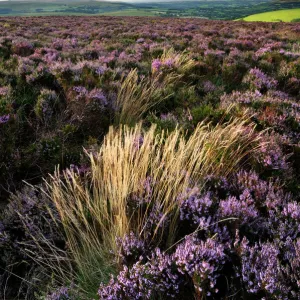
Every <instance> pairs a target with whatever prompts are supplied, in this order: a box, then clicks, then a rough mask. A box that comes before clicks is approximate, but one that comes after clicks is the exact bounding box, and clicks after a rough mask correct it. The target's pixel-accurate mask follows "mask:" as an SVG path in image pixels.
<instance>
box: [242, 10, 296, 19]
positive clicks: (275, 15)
mask: <svg viewBox="0 0 300 300" xmlns="http://www.w3.org/2000/svg"><path fill="white" fill-rule="evenodd" d="M243 20H244V21H248V22H252V21H253V22H256V21H261V22H293V21H294V22H295V21H300V8H295V9H285V10H277V11H270V12H265V13H261V14H255V15H251V16H249V17H246V18H243Z"/></svg>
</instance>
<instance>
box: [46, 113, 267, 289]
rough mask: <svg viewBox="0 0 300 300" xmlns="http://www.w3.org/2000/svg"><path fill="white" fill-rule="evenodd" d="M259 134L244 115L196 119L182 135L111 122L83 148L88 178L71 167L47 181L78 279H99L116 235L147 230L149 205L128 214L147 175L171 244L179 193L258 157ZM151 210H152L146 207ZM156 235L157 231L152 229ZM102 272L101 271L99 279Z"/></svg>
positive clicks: (138, 125) (107, 265) (176, 217)
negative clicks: (88, 149)
mask: <svg viewBox="0 0 300 300" xmlns="http://www.w3.org/2000/svg"><path fill="white" fill-rule="evenodd" d="M260 139H261V137H260V135H257V134H255V133H254V126H253V125H252V124H249V120H248V119H246V118H239V119H235V120H231V121H230V122H228V123H227V124H225V125H224V124H223V125H217V126H215V127H211V126H210V125H204V124H199V125H198V126H197V128H196V129H195V131H194V132H193V134H192V135H191V136H189V137H187V136H186V135H185V134H184V132H182V130H181V129H180V128H177V129H176V130H175V131H173V132H171V133H167V132H161V133H157V131H156V127H155V125H152V126H151V127H150V129H149V130H146V131H145V130H143V129H142V125H141V123H139V124H137V125H136V126H135V127H133V128H130V127H129V126H127V125H123V126H121V127H119V128H115V127H111V128H110V130H109V132H108V134H107V136H106V137H105V139H104V142H103V145H102V146H101V148H100V150H99V152H98V153H96V154H95V153H93V154H88V155H89V158H90V162H91V173H90V177H89V180H84V179H82V178H81V177H80V176H78V174H77V173H76V172H75V171H73V170H67V171H65V172H64V173H63V177H62V176H61V174H59V172H56V174H55V175H54V176H53V178H52V181H51V182H49V183H48V193H49V196H50V197H51V198H52V200H53V201H54V203H55V205H56V208H57V209H58V212H59V215H60V218H61V220H62V224H63V227H64V231H65V234H66V237H67V241H68V246H69V249H68V251H69V255H70V257H71V258H72V260H73V262H74V263H75V266H76V269H77V273H79V274H80V277H81V278H82V281H83V282H85V283H86V282H90V284H92V283H93V282H95V283H97V284H98V283H99V281H100V280H101V278H102V277H103V276H102V275H103V274H99V272H101V270H103V269H105V268H104V267H103V265H106V269H110V268H111V260H110V259H109V258H108V257H109V253H110V251H111V250H112V251H113V252H115V253H117V252H118V249H117V245H116V237H124V235H126V234H128V233H129V232H130V231H133V232H135V233H136V234H138V235H143V234H144V230H145V229H144V228H145V224H146V222H147V219H148V218H149V213H147V211H148V210H146V212H145V211H143V212H136V213H135V214H134V215H133V214H131V215H130V214H129V213H128V209H127V207H128V200H129V199H130V197H131V196H132V195H133V194H135V195H142V194H143V188H142V186H143V185H142V183H143V182H144V181H145V180H146V179H147V178H151V182H152V187H151V188H152V190H153V191H152V196H151V200H150V201H149V206H150V205H154V204H155V206H156V207H158V208H159V210H160V211H161V215H162V217H161V220H160V221H159V222H158V224H157V228H156V229H158V228H159V225H160V224H161V223H162V222H163V220H164V219H165V218H167V217H168V218H169V219H170V220H171V222H170V226H169V228H168V229H167V230H168V232H167V236H168V241H167V243H168V245H172V243H174V237H175V235H176V224H177V220H178V212H179V204H180V203H179V200H178V199H179V197H178V195H180V194H182V193H184V192H185V191H186V189H187V188H188V187H191V186H195V185H198V186H199V185H200V187H201V184H203V183H204V178H205V177H206V176H207V175H221V176H227V175H229V174H231V173H232V172H234V171H235V170H236V169H237V167H238V166H239V165H240V164H241V163H242V162H243V161H244V160H245V159H246V158H248V157H250V156H253V155H255V153H256V151H257V150H258V147H259V146H258V145H259V144H260V143H259V142H260ZM149 211H150V209H149ZM156 233H157V231H155V233H154V235H155V234H156ZM101 276H102V277H101Z"/></svg>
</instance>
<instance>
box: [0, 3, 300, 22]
mask: <svg viewBox="0 0 300 300" xmlns="http://www.w3.org/2000/svg"><path fill="white" fill-rule="evenodd" d="M126 1H127V2H126ZM293 8H299V9H300V2H299V1H297V2H296V1H295V0H294V1H290V0H289V1H279V0H243V1H241V0H197V1H196V0H182V1H179V0H175V1H174V0H171V1H168V0H163V1H158V0H123V1H122V2H121V1H119V0H111V1H105V0H99V1H93V0H33V1H28V0H27V1H25V0H18V1H17V0H10V1H1V0H0V16H1V15H2V16H53V15H54V16H60V15H106V16H160V17H184V18H187V17H193V18H202V19H211V20H236V19H242V18H246V17H247V16H250V15H254V14H259V13H264V12H269V11H277V10H282V9H293Z"/></svg>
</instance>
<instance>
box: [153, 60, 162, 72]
mask: <svg viewBox="0 0 300 300" xmlns="http://www.w3.org/2000/svg"><path fill="white" fill-rule="evenodd" d="M161 66H162V62H161V61H160V60H159V59H154V60H153V61H152V70H153V71H154V72H158V71H160V68H161Z"/></svg>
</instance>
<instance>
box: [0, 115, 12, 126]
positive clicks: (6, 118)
mask: <svg viewBox="0 0 300 300" xmlns="http://www.w3.org/2000/svg"><path fill="white" fill-rule="evenodd" d="M9 119H10V115H4V116H0V124H4V123H7V122H8V121H9Z"/></svg>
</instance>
